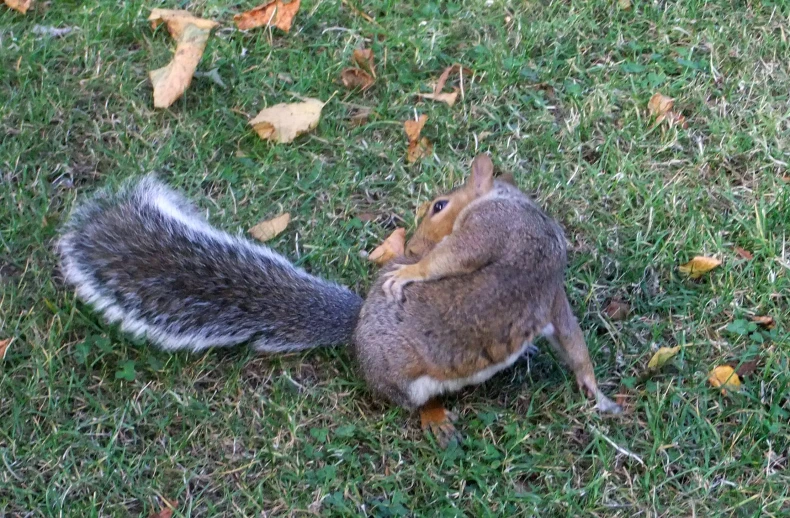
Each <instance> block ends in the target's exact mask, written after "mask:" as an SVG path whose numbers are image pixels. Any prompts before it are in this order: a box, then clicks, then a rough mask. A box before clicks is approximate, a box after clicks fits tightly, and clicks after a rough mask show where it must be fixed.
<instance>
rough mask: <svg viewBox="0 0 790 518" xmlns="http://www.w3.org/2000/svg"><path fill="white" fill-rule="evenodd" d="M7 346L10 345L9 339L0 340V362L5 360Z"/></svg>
mask: <svg viewBox="0 0 790 518" xmlns="http://www.w3.org/2000/svg"><path fill="white" fill-rule="evenodd" d="M9 345H11V338H6V339H5V340H0V360H2V359H3V358H5V352H6V350H7V349H8V346H9Z"/></svg>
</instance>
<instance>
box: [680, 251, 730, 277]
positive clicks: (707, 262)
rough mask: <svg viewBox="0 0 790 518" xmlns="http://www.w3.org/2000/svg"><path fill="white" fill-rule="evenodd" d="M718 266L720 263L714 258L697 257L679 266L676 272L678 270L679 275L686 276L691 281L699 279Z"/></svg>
mask: <svg viewBox="0 0 790 518" xmlns="http://www.w3.org/2000/svg"><path fill="white" fill-rule="evenodd" d="M720 264H721V261H719V260H718V259H716V258H715V257H703V256H700V255H698V256H696V257H695V258H694V259H692V260H691V261H689V262H687V263H686V264H682V265H680V266H679V267H678V270H680V272H681V273H685V274H687V275H688V276H689V277H691V278H692V279H699V278H700V277H702V276H703V275H705V274H706V273H708V272H709V271H711V270H713V269H714V268H716V267H717V266H719V265H720Z"/></svg>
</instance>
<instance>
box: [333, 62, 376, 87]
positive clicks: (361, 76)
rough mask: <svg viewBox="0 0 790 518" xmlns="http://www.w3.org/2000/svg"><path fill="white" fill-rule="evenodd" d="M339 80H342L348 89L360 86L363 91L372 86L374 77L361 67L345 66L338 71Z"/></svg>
mask: <svg viewBox="0 0 790 518" xmlns="http://www.w3.org/2000/svg"><path fill="white" fill-rule="evenodd" d="M340 80H341V81H342V82H343V86H345V87H346V88H348V89H349V90H351V89H353V88H361V89H362V91H363V92H364V91H365V90H367V89H368V88H370V87H371V86H373V83H374V82H375V79H373V77H372V76H371V75H370V74H368V73H367V72H365V71H364V70H362V69H361V68H347V69H345V70H343V71H342V72H340Z"/></svg>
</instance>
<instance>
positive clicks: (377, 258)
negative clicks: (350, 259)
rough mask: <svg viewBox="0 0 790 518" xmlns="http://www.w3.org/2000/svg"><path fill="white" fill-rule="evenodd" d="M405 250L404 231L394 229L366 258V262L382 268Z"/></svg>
mask: <svg viewBox="0 0 790 518" xmlns="http://www.w3.org/2000/svg"><path fill="white" fill-rule="evenodd" d="M405 250H406V229H405V228H396V229H395V231H394V232H393V233H392V234H390V235H389V237H387V239H385V240H384V242H383V243H381V244H380V245H379V246H377V247H376V249H375V250H373V251H372V252H371V253H370V255H369V256H368V260H369V261H372V262H374V263H376V264H377V265H379V266H383V265H385V264H387V263H388V262H390V261H391V260H393V259H395V258H396V257H400V256H401V255H403V254H404V253H405Z"/></svg>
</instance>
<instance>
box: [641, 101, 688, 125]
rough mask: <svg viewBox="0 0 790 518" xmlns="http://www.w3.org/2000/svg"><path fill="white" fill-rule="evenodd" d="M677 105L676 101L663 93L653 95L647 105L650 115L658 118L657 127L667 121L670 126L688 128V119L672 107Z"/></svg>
mask: <svg viewBox="0 0 790 518" xmlns="http://www.w3.org/2000/svg"><path fill="white" fill-rule="evenodd" d="M674 105H675V101H674V99H672V98H670V97H667V96H666V95H663V94H661V93H655V94H653V97H651V98H650V101H648V103H647V109H648V111H649V112H650V115H652V116H654V117H655V118H656V125H658V124H661V123H662V122H664V121H667V122H668V123H669V125H670V126H681V127H683V128H685V127H687V126H688V124H687V123H686V118H685V117H684V116H683V115H681V114H679V113H676V112H674V111H672V107H673V106H674Z"/></svg>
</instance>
